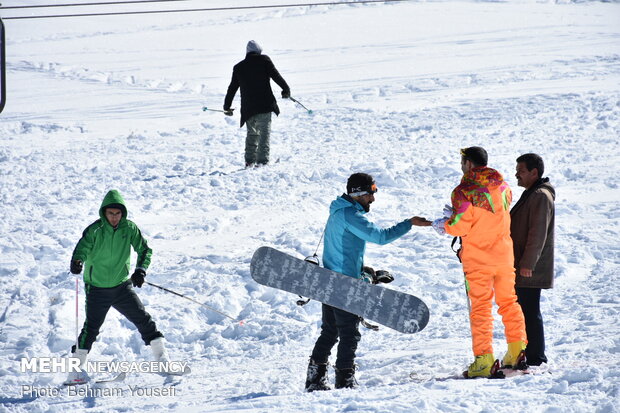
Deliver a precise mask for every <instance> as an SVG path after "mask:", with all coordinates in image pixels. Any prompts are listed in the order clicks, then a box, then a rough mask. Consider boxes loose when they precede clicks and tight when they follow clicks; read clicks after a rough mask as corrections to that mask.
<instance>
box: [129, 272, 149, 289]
mask: <svg viewBox="0 0 620 413" xmlns="http://www.w3.org/2000/svg"><path fill="white" fill-rule="evenodd" d="M144 277H146V271H144V270H143V269H142V268H136V270H135V271H134V272H133V274H132V275H131V283H132V284H133V286H134V287H138V288H142V284H144Z"/></svg>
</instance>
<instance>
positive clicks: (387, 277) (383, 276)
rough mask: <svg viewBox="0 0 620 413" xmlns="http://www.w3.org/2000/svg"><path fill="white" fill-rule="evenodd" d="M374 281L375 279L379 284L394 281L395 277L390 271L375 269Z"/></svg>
mask: <svg viewBox="0 0 620 413" xmlns="http://www.w3.org/2000/svg"><path fill="white" fill-rule="evenodd" d="M374 281H375V284H379V283H384V284H388V283H391V282H392V281H394V277H393V276H392V274H390V272H389V271H385V270H377V271H375V277H374Z"/></svg>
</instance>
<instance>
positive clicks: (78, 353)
mask: <svg viewBox="0 0 620 413" xmlns="http://www.w3.org/2000/svg"><path fill="white" fill-rule="evenodd" d="M74 347H75V346H74ZM87 356H88V350H86V349H81V348H80V349H75V350H74V351H73V353H71V358H76V359H78V360H79V361H80V364H79V367H80V370H82V371H71V372H69V376H68V377H67V380H65V382H64V383H63V384H64V385H65V386H75V385H78V384H86V383H88V382H89V381H90V377H89V376H88V373H87V372H86V357H87Z"/></svg>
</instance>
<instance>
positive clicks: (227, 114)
mask: <svg viewBox="0 0 620 413" xmlns="http://www.w3.org/2000/svg"><path fill="white" fill-rule="evenodd" d="M233 110H234V109H226V110H224V115H226V116H232V115H233Z"/></svg>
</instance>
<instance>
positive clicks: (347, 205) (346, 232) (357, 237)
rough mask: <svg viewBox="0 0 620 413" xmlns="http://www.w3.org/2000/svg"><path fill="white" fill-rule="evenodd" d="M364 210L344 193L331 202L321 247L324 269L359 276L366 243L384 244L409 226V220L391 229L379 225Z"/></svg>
mask: <svg viewBox="0 0 620 413" xmlns="http://www.w3.org/2000/svg"><path fill="white" fill-rule="evenodd" d="M365 213H366V211H364V208H363V207H362V205H361V204H359V203H358V202H356V201H355V200H354V199H353V198H351V197H350V196H348V195H346V194H343V195H341V196H339V197H338V198H336V199H335V200H334V201H333V202H332V203H331V205H330V207H329V219H328V220H327V226H326V227H325V244H324V246H323V265H324V266H325V268H327V269H330V270H332V271H336V272H339V273H341V274H345V275H348V276H350V277H354V278H360V275H361V272H362V267H363V266H364V252H365V251H366V242H372V243H374V244H380V245H385V244H388V243H390V242H392V241H394V240H396V239H398V238H400V237H402V236H403V235H405V234H406V233H407V232H409V230H410V229H411V222H410V221H409V220H408V219H407V220H405V221H403V222H400V223H398V224H396V225H394V226H392V227H390V228H385V229H383V228H379V227H378V226H376V225H375V224H373V223H372V222H370V221H369V220H368V218H366V216H365V215H364V214H365Z"/></svg>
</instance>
